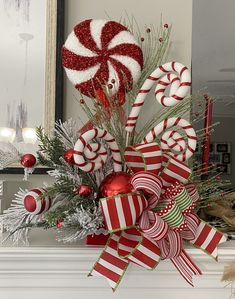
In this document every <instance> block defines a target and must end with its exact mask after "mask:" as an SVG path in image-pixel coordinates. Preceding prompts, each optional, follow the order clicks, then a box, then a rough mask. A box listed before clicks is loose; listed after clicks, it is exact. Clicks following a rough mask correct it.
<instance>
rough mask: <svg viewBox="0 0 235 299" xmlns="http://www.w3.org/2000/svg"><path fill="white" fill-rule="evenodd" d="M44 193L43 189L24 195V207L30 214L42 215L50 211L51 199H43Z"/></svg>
mask: <svg viewBox="0 0 235 299" xmlns="http://www.w3.org/2000/svg"><path fill="white" fill-rule="evenodd" d="M43 193H44V190H43V189H40V188H35V189H32V190H30V191H29V192H28V193H26V194H25V195H24V197H23V203H24V207H25V209H26V211H27V212H28V213H29V214H31V215H40V214H43V213H45V212H46V211H48V210H49V209H50V207H51V199H50V198H49V197H42V196H43Z"/></svg>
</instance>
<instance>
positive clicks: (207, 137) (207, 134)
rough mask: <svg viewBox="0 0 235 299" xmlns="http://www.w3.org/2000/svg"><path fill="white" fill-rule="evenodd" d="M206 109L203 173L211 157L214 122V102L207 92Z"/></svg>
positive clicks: (205, 96) (205, 171) (206, 169)
mask: <svg viewBox="0 0 235 299" xmlns="http://www.w3.org/2000/svg"><path fill="white" fill-rule="evenodd" d="M204 98H205V101H206V110H205V121H204V134H205V136H204V140H203V147H202V167H203V174H206V173H207V171H208V167H209V157H210V135H211V122H212V108H213V103H212V100H211V98H210V97H209V96H208V95H207V94H205V95H204Z"/></svg>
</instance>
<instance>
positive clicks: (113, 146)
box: [74, 128, 122, 172]
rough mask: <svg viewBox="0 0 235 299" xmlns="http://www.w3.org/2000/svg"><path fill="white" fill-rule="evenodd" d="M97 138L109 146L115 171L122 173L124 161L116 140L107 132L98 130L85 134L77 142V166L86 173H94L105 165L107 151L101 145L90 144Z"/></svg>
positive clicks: (75, 157)
mask: <svg viewBox="0 0 235 299" xmlns="http://www.w3.org/2000/svg"><path fill="white" fill-rule="evenodd" d="M95 138H101V139H102V140H104V141H105V142H106V143H107V144H108V145H109V148H110V151H111V154H112V158H113V166H114V171H115V172H118V171H121V170H122V159H121V155H120V151H119V148H118V145H117V143H116V141H115V139H114V138H113V136H112V135H110V134H109V133H108V132H107V131H105V130H102V129H97V128H95V129H92V130H89V131H87V132H85V133H84V134H82V135H81V136H80V137H79V139H78V140H77V142H76V144H75V147H74V161H75V163H76V166H77V167H79V168H80V169H81V170H83V171H85V172H93V171H96V170H97V169H99V168H101V167H102V166H103V165H104V163H105V161H106V159H107V151H106V150H105V149H104V147H103V146H100V145H99V144H98V145H96V144H95V143H92V144H89V142H90V141H91V140H93V139H95Z"/></svg>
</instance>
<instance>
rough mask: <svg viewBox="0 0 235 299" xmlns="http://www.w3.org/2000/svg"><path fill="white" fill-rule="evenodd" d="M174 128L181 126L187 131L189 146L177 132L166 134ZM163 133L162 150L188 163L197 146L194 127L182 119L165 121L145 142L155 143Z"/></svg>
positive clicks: (149, 134) (150, 133)
mask: <svg viewBox="0 0 235 299" xmlns="http://www.w3.org/2000/svg"><path fill="white" fill-rule="evenodd" d="M174 126H179V127H181V128H182V129H183V130H184V131H185V133H186V135H187V138H188V142H187V144H186V142H185V141H184V138H183V137H182V136H181V135H180V134H179V133H177V132H176V131H174V130H171V131H168V132H164V131H165V130H167V129H170V128H172V127H174ZM163 132H164V134H163V135H162V137H161V148H162V150H163V151H165V152H169V151H170V152H173V155H174V157H176V158H177V159H178V160H180V161H186V160H188V159H189V158H190V157H191V156H192V155H193V153H194V152H195V149H196V145H197V137H196V133H195V131H194V129H193V127H192V126H191V125H190V123H189V122H188V121H187V120H185V119H183V118H180V117H172V118H168V119H165V120H163V121H162V122H160V123H159V124H158V125H157V126H156V127H154V128H153V129H152V130H151V131H150V132H149V133H148V134H147V136H146V137H145V138H144V140H143V142H144V143H150V142H153V141H154V140H155V139H156V138H157V137H158V136H159V135H160V134H162V133H163ZM176 152H178V153H176Z"/></svg>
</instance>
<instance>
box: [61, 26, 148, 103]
mask: <svg viewBox="0 0 235 299" xmlns="http://www.w3.org/2000/svg"><path fill="white" fill-rule="evenodd" d="M62 64H63V66H64V68H65V70H66V74H67V76H68V78H69V80H70V81H71V82H72V83H73V84H74V86H75V87H76V88H77V89H78V90H79V91H80V92H81V93H83V94H84V95H86V96H89V97H93V98H95V97H96V96H97V91H100V90H101V89H102V85H108V86H109V87H110V88H111V89H110V93H111V95H114V94H116V95H117V98H118V99H119V103H120V104H123V102H124V94H125V90H127V89H131V88H132V86H133V84H134V83H135V82H136V81H137V80H138V79H139V77H140V75H141V70H142V68H143V53H142V50H141V48H140V47H139V45H138V43H137V41H136V40H135V38H134V36H133V35H132V34H131V33H130V32H129V30H128V29H127V28H126V27H125V26H123V25H122V24H120V23H117V22H114V21H108V20H86V21H83V22H81V23H79V24H78V25H77V26H75V28H74V29H73V31H72V32H71V33H70V35H69V36H68V38H67V40H66V42H65V44H64V46H63V48H62Z"/></svg>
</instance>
